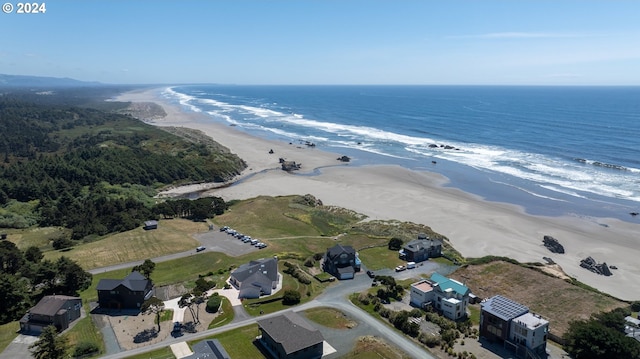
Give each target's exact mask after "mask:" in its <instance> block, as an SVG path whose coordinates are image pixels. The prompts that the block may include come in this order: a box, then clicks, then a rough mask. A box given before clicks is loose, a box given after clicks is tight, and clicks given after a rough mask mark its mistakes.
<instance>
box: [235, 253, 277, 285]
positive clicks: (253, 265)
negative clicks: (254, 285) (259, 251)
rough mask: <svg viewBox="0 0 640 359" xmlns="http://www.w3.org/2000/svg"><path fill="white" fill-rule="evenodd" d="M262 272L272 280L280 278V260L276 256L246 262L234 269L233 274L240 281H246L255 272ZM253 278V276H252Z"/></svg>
mask: <svg viewBox="0 0 640 359" xmlns="http://www.w3.org/2000/svg"><path fill="white" fill-rule="evenodd" d="M257 272H259V273H262V274H263V275H264V276H265V277H266V278H268V280H269V281H270V283H269V285H271V283H272V282H273V281H276V280H278V260H277V259H276V258H261V259H258V260H255V261H251V262H249V263H245V264H243V265H241V266H240V267H238V269H236V270H234V271H233V273H231V275H232V276H233V277H234V278H235V279H236V280H237V281H239V282H244V281H245V280H247V278H249V277H251V276H253V275H254V274H255V273H257ZM252 279H253V278H252Z"/></svg>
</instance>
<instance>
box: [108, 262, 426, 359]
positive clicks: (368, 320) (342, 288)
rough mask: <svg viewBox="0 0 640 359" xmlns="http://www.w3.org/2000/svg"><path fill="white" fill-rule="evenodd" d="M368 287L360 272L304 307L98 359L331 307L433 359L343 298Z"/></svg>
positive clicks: (409, 351) (414, 353)
mask: <svg viewBox="0 0 640 359" xmlns="http://www.w3.org/2000/svg"><path fill="white" fill-rule="evenodd" d="M370 286H371V279H370V278H368V277H367V276H366V275H365V274H364V273H360V274H358V275H356V277H355V278H354V279H353V280H349V281H343V282H339V283H336V285H333V286H331V287H329V288H328V289H327V290H325V292H324V293H323V294H321V295H320V296H318V297H317V298H316V299H314V300H312V301H310V302H307V303H305V304H302V305H299V306H297V307H294V308H292V309H285V310H282V311H279V312H275V313H270V314H265V315H261V316H259V317H249V318H234V321H233V322H232V323H230V324H227V325H225V326H223V327H220V328H215V329H210V330H206V331H203V332H200V333H194V334H186V335H184V336H182V337H179V338H168V339H167V340H165V341H163V342H161V343H156V344H153V345H149V346H146V347H142V348H137V349H133V350H128V351H125V352H120V353H117V354H112V355H107V356H104V357H102V358H107V359H112V358H113V359H115V358H122V357H123V356H131V355H137V354H142V353H146V352H149V351H152V350H156V349H159V348H164V347H168V346H169V345H171V344H175V343H179V342H184V341H192V340H197V339H202V338H205V337H208V336H211V335H215V334H220V333H223V332H226V331H229V330H233V329H237V328H240V327H244V326H247V325H250V324H254V323H256V321H257V320H258V319H263V318H269V317H273V316H276V315H279V314H281V313H282V312H285V311H287V310H294V311H296V312H300V311H305V310H307V309H311V308H316V307H331V308H336V309H339V310H341V311H342V312H344V313H346V314H348V315H349V316H351V317H352V318H354V319H355V320H356V321H358V322H361V323H365V324H367V325H368V326H369V327H370V328H372V332H371V333H368V334H370V335H375V336H378V337H381V338H384V339H385V340H386V341H387V342H389V343H393V344H394V345H395V346H397V347H398V348H400V349H401V350H403V351H404V352H405V353H407V354H408V355H410V356H411V357H413V358H423V359H424V358H426V359H435V357H433V356H432V355H430V353H429V352H427V351H426V350H425V349H424V348H423V347H422V346H420V345H419V344H417V343H415V342H414V341H413V340H411V339H408V338H407V337H405V336H404V335H403V334H401V333H399V332H398V331H396V330H395V329H393V328H391V327H390V326H388V325H386V324H384V323H381V322H380V321H379V320H378V319H376V318H374V317H372V316H371V315H369V313H367V312H365V311H364V310H362V309H360V308H358V307H357V306H355V305H354V304H352V303H351V302H350V301H349V300H348V299H347V297H348V296H349V295H350V294H351V293H354V292H360V291H363V290H365V289H367V288H369V287H370ZM240 309H242V308H240ZM241 311H242V312H244V310H241ZM234 312H236V313H237V311H236V307H234ZM329 344H331V343H329Z"/></svg>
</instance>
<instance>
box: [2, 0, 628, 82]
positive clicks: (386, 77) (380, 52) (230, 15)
mask: <svg viewBox="0 0 640 359" xmlns="http://www.w3.org/2000/svg"><path fill="white" fill-rule="evenodd" d="M4 1H8V3H9V4H11V5H13V6H14V9H13V11H12V12H11V13H5V12H0V32H1V35H0V73H4V74H11V75H35V76H52V77H70V78H74V79H78V80H84V81H100V82H104V83H112V84H184V83H220V84H426V85H634V86H636V85H640V20H639V19H640V1H634V0H626V1H623V0H606V1H605V0H600V1H598V0H576V1H569V0H548V1H546V0H501V1H498V0H473V1H471V0H469V1H462V0H446V1H436V0H419V1H418V0H403V1H392V0H386V1H382V0H367V1H359V0H324V1H319V0H297V1H295V0H287V1H284V0H283V1H275V0H274V1H268V0H260V1H245V0H233V1H232V0H229V1H225V0H210V1H204V0H202V1H192V0H178V1H168V0H159V1H139V0H128V1H125V0H113V1H105V0H77V1H65V0H49V1H46V2H44V4H45V5H46V12H45V13H40V14H18V13H16V8H17V6H18V4H17V2H16V1H14V0H4ZM5 6H6V4H5ZM3 9H4V7H3Z"/></svg>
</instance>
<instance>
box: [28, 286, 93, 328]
mask: <svg viewBox="0 0 640 359" xmlns="http://www.w3.org/2000/svg"><path fill="white" fill-rule="evenodd" d="M81 308H82V299H80V298H78V297H70V296H66V295H47V296H45V297H43V298H42V299H40V301H39V302H38V304H36V305H35V306H34V307H33V308H31V309H30V310H29V311H28V312H27V314H25V315H24V316H23V317H22V319H20V331H21V332H23V333H41V332H42V330H43V329H44V328H45V327H47V326H49V325H53V326H55V327H56V329H58V331H63V330H65V329H67V328H69V325H70V324H71V322H73V321H74V320H76V319H78V318H80V309H81Z"/></svg>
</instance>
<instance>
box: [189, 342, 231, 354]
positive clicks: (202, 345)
mask: <svg viewBox="0 0 640 359" xmlns="http://www.w3.org/2000/svg"><path fill="white" fill-rule="evenodd" d="M191 349H193V354H191V355H189V356H186V357H183V358H182V359H204V358H211V359H230V358H231V357H230V356H229V354H227V351H226V350H224V347H223V346H222V344H220V341H218V339H209V340H203V341H201V342H198V343H196V344H194V345H193V347H192V348H191Z"/></svg>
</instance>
